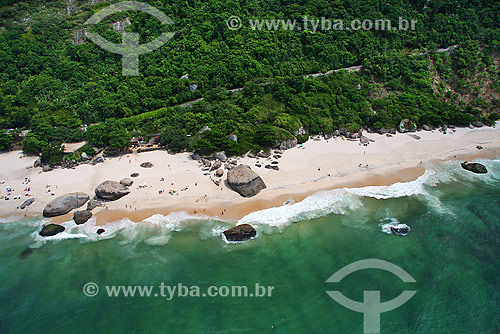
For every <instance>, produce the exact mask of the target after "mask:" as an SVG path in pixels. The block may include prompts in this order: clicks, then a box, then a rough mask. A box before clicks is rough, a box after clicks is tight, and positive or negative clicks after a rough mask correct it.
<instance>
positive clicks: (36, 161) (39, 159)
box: [33, 158, 42, 168]
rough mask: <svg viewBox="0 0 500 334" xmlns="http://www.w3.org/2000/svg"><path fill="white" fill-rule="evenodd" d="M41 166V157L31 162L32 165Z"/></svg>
mask: <svg viewBox="0 0 500 334" xmlns="http://www.w3.org/2000/svg"><path fill="white" fill-rule="evenodd" d="M40 166H42V158H38V159H36V160H35V162H34V163H33V167H35V168H36V167H40Z"/></svg>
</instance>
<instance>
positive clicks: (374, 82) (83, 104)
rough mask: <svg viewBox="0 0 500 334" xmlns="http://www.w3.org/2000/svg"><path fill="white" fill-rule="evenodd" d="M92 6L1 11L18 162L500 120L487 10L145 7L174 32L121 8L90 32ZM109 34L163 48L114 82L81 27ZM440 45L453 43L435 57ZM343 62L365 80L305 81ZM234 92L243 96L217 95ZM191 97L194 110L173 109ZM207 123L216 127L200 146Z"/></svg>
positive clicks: (1, 59)
mask: <svg viewBox="0 0 500 334" xmlns="http://www.w3.org/2000/svg"><path fill="white" fill-rule="evenodd" d="M99 2H101V1H97V0H92V1H78V0H74V1H71V0H67V1H62V0H57V1H30V2H29V3H28V2H19V1H2V3H1V5H0V6H1V7H0V27H1V32H0V53H1V55H0V73H1V74H0V75H1V76H2V80H0V91H1V100H0V127H1V128H3V129H12V128H18V129H31V130H32V131H31V133H30V134H29V135H28V136H26V137H25V138H24V139H23V140H24V142H23V147H24V150H25V151H26V152H27V153H40V152H42V153H44V154H43V156H44V160H46V161H57V160H58V159H60V157H61V152H60V149H59V147H60V144H61V143H62V142H74V141H80V140H82V139H88V140H89V141H90V143H91V144H92V145H94V146H109V147H111V148H112V149H119V148H122V147H125V146H127V145H128V141H129V139H130V138H131V137H132V136H142V137H147V138H148V137H149V136H151V135H152V134H161V136H160V138H161V141H162V144H165V145H168V146H169V147H170V148H171V149H173V150H174V151H179V150H184V149H189V150H197V151H200V152H204V153H205V152H206V153H209V152H212V151H215V150H226V151H227V152H229V153H234V154H241V153H243V152H246V151H248V150H250V149H252V150H259V149H261V148H266V147H270V146H273V145H275V144H276V142H279V141H281V140H284V139H288V138H291V137H292V136H294V135H297V136H299V132H297V131H298V130H299V129H301V131H300V133H303V131H306V132H307V133H309V134H318V133H325V134H331V133H333V132H334V131H335V130H341V129H345V130H344V131H347V132H350V133H353V132H357V131H358V130H359V129H360V128H362V127H368V128H371V129H373V130H375V129H380V128H395V127H396V126H397V124H399V122H400V121H401V120H402V119H406V118H408V119H410V120H411V121H413V122H415V123H416V124H417V126H423V125H428V126H440V125H443V124H449V125H462V126H466V125H468V124H469V123H470V122H472V121H476V120H480V121H482V122H483V123H486V124H491V123H492V122H493V121H494V120H496V119H498V117H499V114H498V112H499V111H500V110H499V109H500V100H499V97H500V95H499V94H500V87H499V68H498V65H499V53H498V52H499V40H500V38H499V37H500V33H499V32H500V28H499V23H500V4H499V3H498V2H497V1H465V0H460V1H450V0H448V1H443V0H440V1H439V0H431V1H396V0H389V1H374V0H371V1H343V0H337V1H331V2H326V1H260V0H255V1H213V0H212V1H186V2H183V3H178V2H174V1H146V2H148V3H149V4H150V5H153V6H155V7H156V8H158V9H160V10H161V11H163V12H164V13H166V14H167V15H168V16H169V17H170V18H171V19H172V20H173V22H174V24H173V25H170V26H163V25H161V24H160V23H159V21H158V20H157V19H155V18H153V17H151V16H148V15H147V14H145V13H137V12H122V13H119V14H114V15H112V16H110V17H108V18H107V19H105V21H103V22H102V23H101V24H99V25H97V26H96V27H94V28H89V27H86V26H84V23H85V21H86V20H87V19H88V18H89V17H90V16H91V15H92V14H94V13H96V12H97V11H99V10H100V9H102V8H104V7H106V6H108V5H109V4H110V3H111V2H102V3H99ZM233 15H236V16H239V17H241V19H242V22H245V23H248V21H249V20H250V19H264V18H265V19H273V18H280V19H295V20H301V19H302V17H303V16H308V17H315V18H320V17H326V18H330V19H339V18H340V19H344V20H353V19H371V20H376V19H381V18H387V19H391V20H393V21H394V22H396V21H397V20H398V18H399V17H404V18H407V19H416V20H417V25H416V29H415V30H414V31H411V30H404V31H375V30H370V31H365V30H360V31H332V30H327V31H316V32H314V33H313V32H311V31H299V30H294V31H289V30H288V31H287V30H281V29H278V30H275V31H274V30H273V31H268V30H265V29H264V30H252V28H251V27H250V26H249V25H248V24H244V25H243V27H242V28H241V29H239V30H237V31H234V30H230V29H228V27H227V25H226V20H227V19H228V18H229V17H231V16H233ZM117 22H125V23H124V24H115V25H113V23H117ZM128 22H130V24H128ZM113 27H114V28H115V30H118V31H119V30H122V31H128V32H132V31H134V32H139V33H140V36H141V37H140V41H141V43H144V42H146V41H150V40H152V39H154V38H156V37H157V36H159V35H160V34H161V32H164V31H173V32H175V37H174V38H173V39H172V40H170V41H169V42H168V43H167V44H165V46H163V47H162V48H160V49H158V50H156V51H154V52H152V53H149V54H146V55H142V56H141V57H140V73H141V75H140V76H137V77H124V76H122V72H121V56H119V55H116V54H112V53H110V52H107V51H105V50H103V49H101V48H99V47H98V46H96V45H95V44H94V43H92V42H91V41H90V40H88V39H86V38H85V31H86V30H85V29H87V31H90V30H91V29H92V31H95V32H99V33H100V34H101V35H102V36H103V37H105V38H107V39H109V40H111V41H114V42H117V43H119V42H120V40H121V38H120V33H119V32H118V31H114V30H113ZM450 45H458V47H457V48H456V49H454V50H453V52H436V51H437V50H438V49H439V48H444V47H447V46H450ZM354 65H361V66H362V69H361V71H357V72H350V73H347V72H344V71H340V72H335V73H332V74H331V75H328V76H322V77H318V78H307V79H305V78H304V75H307V74H310V73H318V72H326V71H329V70H334V69H339V68H342V67H349V66H354ZM186 75H187V77H186ZM259 83H268V84H266V85H258V84H259ZM192 85H197V87H196V88H197V89H194V87H195V86H192ZM190 87H191V88H190ZM238 87H244V88H243V89H242V90H241V91H240V92H237V93H225V92H224V91H226V90H228V89H233V88H238ZM201 97H204V100H203V101H201V102H199V103H196V104H193V105H192V106H189V107H185V108H181V107H178V106H177V105H179V104H182V103H185V102H188V101H191V100H195V99H198V98H201ZM176 106H177V107H176ZM94 123H99V124H96V125H94V126H90V127H89V128H88V129H89V130H88V131H86V132H85V131H84V130H83V129H82V125H83V124H94ZM203 126H209V127H210V128H211V129H212V131H208V132H204V133H203V134H201V135H200V134H199V130H200V129H201V128H202V127H203ZM302 130H303V131H302ZM229 135H237V136H238V141H236V142H235V141H230V140H229V139H228V136H229ZM303 137H304V136H303ZM305 138H306V136H305V137H304V138H299V141H300V140H305ZM16 140H19V139H18V138H17V135H16V134H15V133H14V131H9V133H7V131H5V130H2V131H1V132H0V149H6V148H8V147H10V145H11V144H12V142H14V141H16Z"/></svg>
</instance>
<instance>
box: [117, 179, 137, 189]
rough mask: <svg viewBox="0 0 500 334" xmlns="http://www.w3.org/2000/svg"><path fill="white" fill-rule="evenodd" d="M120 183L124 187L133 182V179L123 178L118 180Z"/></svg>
mask: <svg viewBox="0 0 500 334" xmlns="http://www.w3.org/2000/svg"><path fill="white" fill-rule="evenodd" d="M120 183H121V184H123V185H124V186H125V187H130V186H131V185H132V184H133V183H134V181H132V180H131V179H129V178H124V179H121V180H120Z"/></svg>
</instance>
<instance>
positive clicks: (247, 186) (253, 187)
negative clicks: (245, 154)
mask: <svg viewBox="0 0 500 334" xmlns="http://www.w3.org/2000/svg"><path fill="white" fill-rule="evenodd" d="M227 183H228V184H229V186H230V187H231V188H232V189H233V190H234V191H236V192H237V193H238V194H240V195H241V196H243V197H252V196H255V195H257V194H258V193H259V192H260V191H261V190H262V189H266V184H265V183H264V181H263V180H262V178H261V177H260V176H259V175H258V174H257V173H255V172H254V171H253V170H252V169H250V166H248V165H238V166H236V167H234V168H232V169H230V170H229V171H228V172H227Z"/></svg>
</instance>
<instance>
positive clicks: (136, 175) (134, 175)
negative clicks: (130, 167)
mask: <svg viewBox="0 0 500 334" xmlns="http://www.w3.org/2000/svg"><path fill="white" fill-rule="evenodd" d="M138 176H139V173H132V174H130V177H138Z"/></svg>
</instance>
